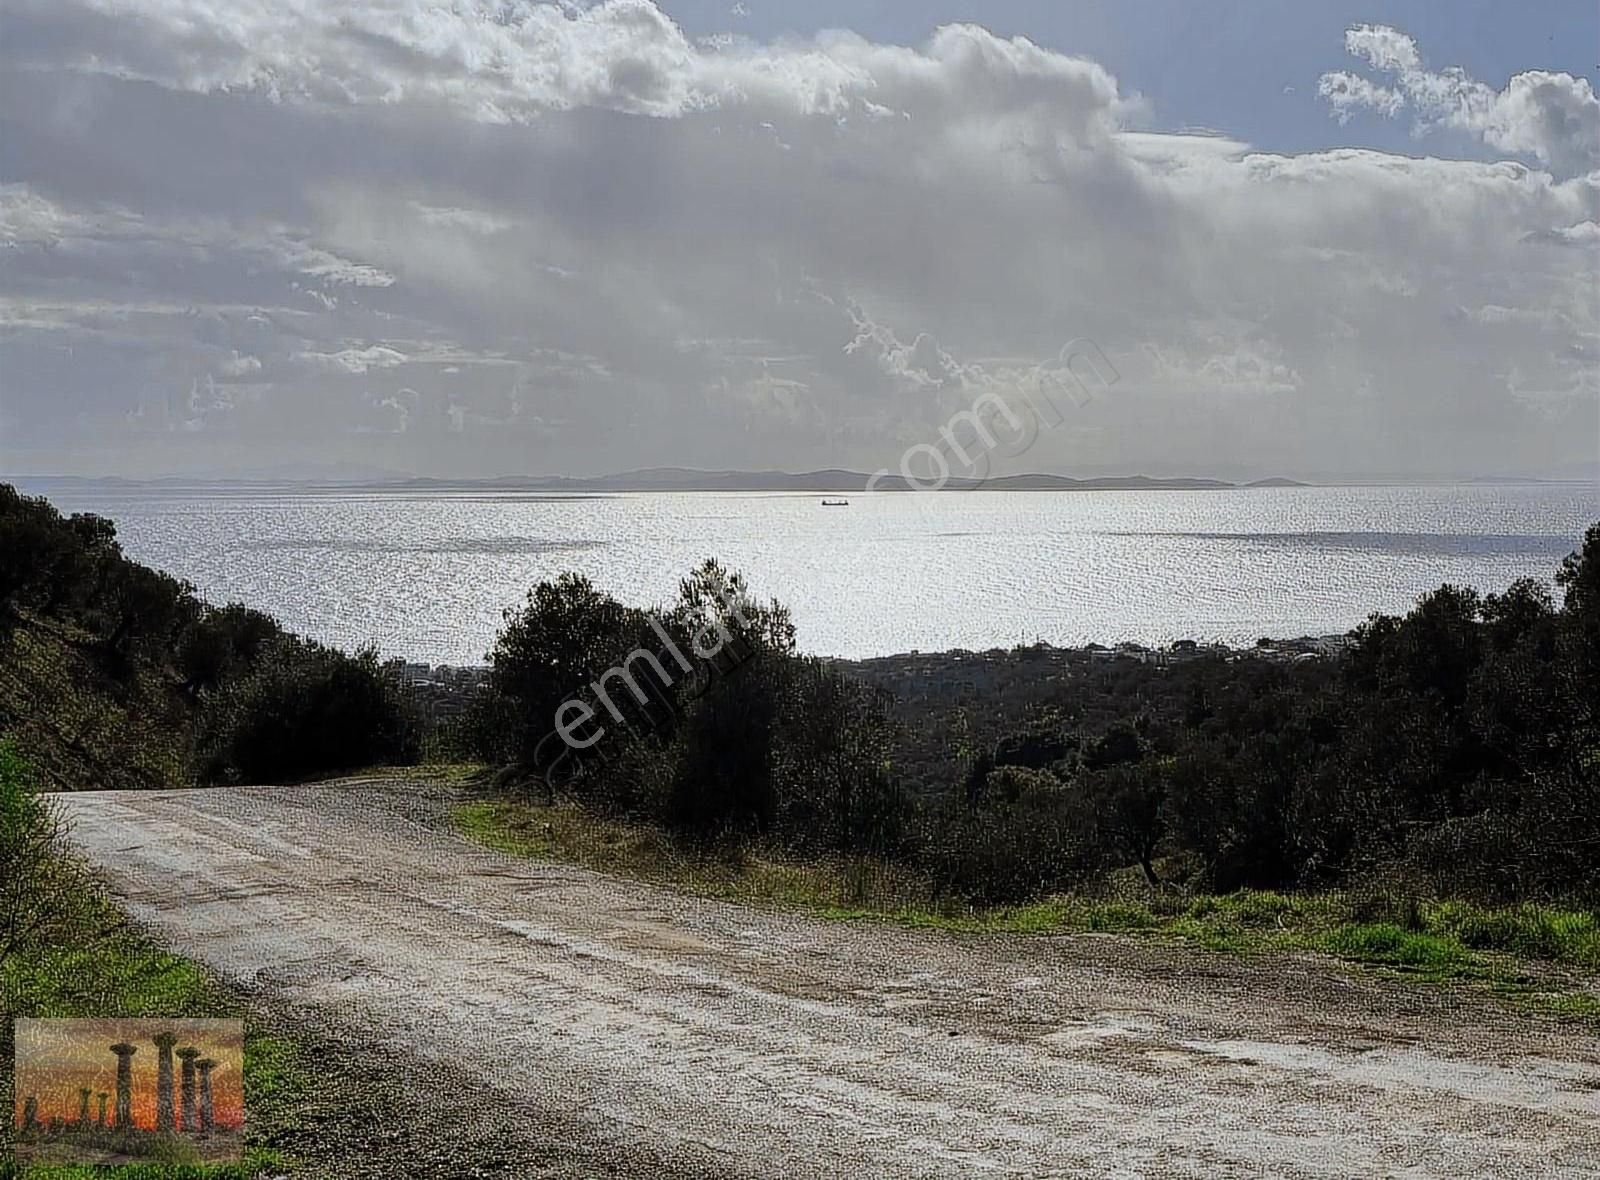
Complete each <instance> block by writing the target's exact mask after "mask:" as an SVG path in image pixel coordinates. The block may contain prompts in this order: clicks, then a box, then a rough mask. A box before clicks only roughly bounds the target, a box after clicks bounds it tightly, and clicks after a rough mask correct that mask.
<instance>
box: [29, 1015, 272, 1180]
mask: <svg viewBox="0 0 1600 1180" xmlns="http://www.w3.org/2000/svg"><path fill="white" fill-rule="evenodd" d="M15 1031H16V1047H17V1051H16V1075H15V1082H16V1088H15V1090H14V1093H15V1095H16V1113H15V1120H16V1121H15V1128H16V1155H17V1159H18V1161H19V1162H27V1163H35V1164H127V1163H137V1162H160V1163H166V1164H186V1163H193V1164H199V1163H226V1162H237V1161H238V1160H239V1158H240V1153H241V1149H242V1147H243V1144H244V1076H243V1075H244V1023H243V1022H242V1021H238V1020H121V1019H95V1020H27V1019H23V1020H18V1021H17V1022H16V1026H15Z"/></svg>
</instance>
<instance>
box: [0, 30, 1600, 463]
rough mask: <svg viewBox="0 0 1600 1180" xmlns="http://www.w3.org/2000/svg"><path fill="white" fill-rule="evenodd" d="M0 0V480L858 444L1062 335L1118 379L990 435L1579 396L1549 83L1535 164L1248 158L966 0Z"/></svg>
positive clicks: (1295, 424) (1241, 447) (945, 409)
mask: <svg viewBox="0 0 1600 1180" xmlns="http://www.w3.org/2000/svg"><path fill="white" fill-rule="evenodd" d="M6 19H7V36H6V37H5V38H4V39H0V175H3V176H5V177H7V178H8V179H9V180H11V181H12V182H13V183H11V184H8V185H6V186H4V187H0V259H3V264H0V402H3V405H0V409H3V418H4V421H3V424H0V425H3V431H0V433H3V436H4V439H5V447H6V461H7V464H8V466H11V465H16V466H17V469H26V468H28V467H31V468H33V469H37V470H61V469H63V468H64V467H69V466H78V467H80V468H88V469H90V470H101V469H105V470H117V471H122V470H128V471H130V472H137V471H164V470H171V469H174V468H179V469H182V468H184V467H186V466H187V467H194V468H208V469H218V468H223V467H225V466H227V464H228V463H229V462H230V461H231V460H235V459H237V460H238V461H239V462H241V463H243V464H245V465H248V466H259V465H260V464H261V463H262V462H263V461H286V460H289V459H295V460H307V461H310V460H316V461H320V462H324V463H333V462H338V461H341V460H343V461H350V462H360V463H363V464H368V465H370V464H378V465H382V466H387V467H391V468H394V469H401V470H419V471H427V472H434V473H439V474H470V473H484V472H513V471H596V470H623V469H628V468H635V467H642V466H649V465H652V464H658V463H682V464H690V465H701V466H707V467H728V466H747V467H791V468H798V467H820V466H831V465H849V466H855V467H858V468H861V469H863V470H869V471H870V470H874V469H876V468H878V467H882V466H888V467H891V468H892V467H894V466H895V465H896V464H897V463H898V461H899V456H900V454H901V452H902V451H903V450H904V449H905V448H906V447H907V446H910V445H913V444H915V443H917V442H928V441H931V440H936V439H937V438H938V437H939V429H940V427H941V426H943V425H944V424H945V423H946V422H948V420H949V419H950V416H951V415H952V414H953V413H955V412H957V411H959V410H960V409H962V408H964V407H966V406H970V404H971V402H972V401H973V399H974V398H975V397H977V396H979V395H981V394H982V393H984V392H986V391H1005V390H1008V389H1015V388H1018V387H1019V386H1020V385H1021V384H1023V383H1025V382H1026V381H1028V380H1031V379H1033V377H1034V376H1035V375H1036V374H1037V373H1038V372H1039V371H1040V368H1039V367H1040V366H1045V367H1046V368H1051V367H1052V366H1057V365H1058V359H1059V357H1060V355H1061V351H1062V349H1063V346H1064V345H1066V344H1067V343H1068V342H1069V341H1072V340H1074V339H1077V338H1087V339H1089V340H1091V341H1093V342H1094V343H1095V345H1097V346H1098V347H1099V349H1101V350H1102V351H1103V353H1104V354H1105V356H1106V357H1107V358H1108V359H1109V361H1110V362H1111V363H1112V364H1114V366H1115V368H1116V371H1117V372H1118V373H1119V374H1120V377H1121V379H1120V380H1119V381H1118V382H1117V383H1116V384H1115V386H1114V387H1111V388H1108V389H1106V390H1104V391H1103V393H1097V394H1096V396H1095V397H1093V398H1092V399H1090V400H1088V401H1086V402H1085V403H1084V404H1082V405H1079V406H1075V408H1074V410H1073V412H1072V414H1071V416H1070V418H1069V419H1068V421H1067V422H1064V423H1063V424H1062V426H1061V427H1060V428H1059V429H1056V430H1053V431H1049V432H1045V433H1043V434H1041V435H1040V437H1039V439H1038V441H1037V443H1036V444H1035V445H1034V446H1033V448H1032V449H1031V450H1030V451H1028V453H1027V454H1026V455H1025V456H1022V457H1020V458H1019V459H1018V462H1019V463H1020V464H1022V465H1025V466H1027V467H1029V468H1033V469H1043V470H1059V471H1066V472H1072V473H1093V472H1115V471H1124V472H1125V471H1131V470H1144V471H1152V472H1158V473H1159V472H1162V471H1170V472H1196V471H1227V472H1235V473H1246V474H1249V473H1253V474H1256V475H1266V474H1275V473H1288V474H1296V475H1307V476H1316V475H1319V474H1334V475H1343V474H1362V473H1384V472H1395V471H1405V470H1417V469H1419V468H1422V469H1425V470H1426V471H1427V472H1435V471H1437V472H1439V473H1478V472H1481V471H1499V470H1505V469H1515V468H1521V469H1524V470H1539V469H1543V468H1545V467H1553V466H1557V465H1560V464H1561V463H1565V462H1569V461H1572V460H1574V459H1576V458H1581V457H1583V454H1584V453H1585V452H1586V451H1587V450H1589V449H1592V447H1591V445H1590V440H1592V439H1593V438H1594V436H1595V433H1596V430H1597V429H1600V412H1597V403H1596V399H1595V397H1594V396H1593V395H1592V389H1593V383H1592V381H1589V382H1588V383H1587V384H1586V380H1587V378H1586V373H1588V372H1589V370H1591V369H1592V368H1593V367H1594V366H1595V364H1596V360H1597V357H1600V329H1597V322H1600V309H1597V299H1600V296H1597V294H1596V291H1595V289H1594V284H1593V271H1594V235H1595V231H1594V228H1593V227H1594V225H1595V224H1597V223H1600V177H1596V176H1592V175H1589V174H1587V173H1578V174H1571V173H1570V170H1569V169H1563V168H1560V167H1557V166H1556V165H1555V163H1554V162H1553V161H1554V160H1555V159H1556V158H1557V156H1558V155H1559V153H1557V152H1555V150H1554V146H1553V145H1554V143H1555V138H1556V137H1557V135H1558V133H1559V132H1560V128H1561V126H1562V123H1561V121H1560V120H1559V119H1556V118H1554V117H1546V118H1544V119H1543V121H1541V120H1540V119H1536V118H1534V117H1533V115H1532V114H1531V113H1527V112H1524V113H1522V114H1516V116H1515V118H1512V117H1511V115H1507V116H1506V120H1507V122H1506V126H1507V127H1508V128H1509V127H1510V126H1511V124H1513V123H1515V124H1516V126H1518V127H1532V128H1543V130H1542V131H1540V132H1539V135H1540V136H1542V137H1543V139H1542V140H1541V142H1543V141H1545V140H1548V141H1549V143H1548V144H1547V149H1548V150H1550V151H1551V153H1552V156H1551V158H1552V164H1551V165H1550V167H1549V168H1545V167H1531V166H1527V163H1510V162H1502V163H1485V162H1481V161H1475V160H1451V159H1437V158H1424V159H1416V158H1410V157H1406V156H1399V155H1393V154H1388V153H1384V152H1377V151H1369V150H1361V149H1342V150H1336V151H1322V152H1307V153H1301V154H1274V153H1266V152H1261V151H1258V150H1256V149H1254V148H1253V147H1252V146H1251V145H1250V144H1249V143H1247V142H1244V141H1243V140H1242V139H1241V138H1239V137H1238V136H1236V135H1229V134H1227V133H1226V131H1227V129H1223V131H1222V132H1221V133H1218V132H1205V131H1199V130H1186V131H1184V132H1182V133H1165V132H1158V131H1154V130H1151V129H1150V125H1149V114H1150V112H1149V110H1148V107H1147V105H1146V104H1145V103H1144V102H1143V100H1142V99H1141V98H1140V97H1139V96H1138V95H1137V94H1136V93H1134V92H1132V91H1131V90H1130V89H1129V88H1128V87H1127V86H1126V85H1125V84H1123V83H1122V82H1119V80H1118V79H1117V78H1115V77H1114V76H1113V75H1112V74H1111V73H1110V72H1109V71H1107V70H1106V69H1105V68H1104V67H1102V66H1101V65H1099V64H1097V63H1095V62H1092V61H1087V60H1085V59H1082V58H1078V57H1073V56H1071V55H1068V54H1064V53H1060V52H1056V51H1054V50H1052V49H1049V48H1047V47H1045V46H1042V45H1038V44H1035V43H1033V42H1031V41H1028V40H1026V39H1023V38H1015V37H1005V36H999V35H995V34H992V33H990V32H988V31H986V30H984V29H982V28H979V27H977V26H974V25H955V26H948V27H945V28H942V29H939V30H938V31H936V32H935V33H934V34H933V35H931V36H930V37H929V38H927V39H926V40H925V41H923V42H921V43H920V44H917V45H911V46H907V45H894V44H887V43H883V42H878V41H872V40H869V39H867V38H864V37H861V36H858V35H856V34H852V33H848V32H829V33H824V34H821V35H818V36H816V37H813V38H810V39H784V40H780V41H775V42H759V41H755V40H751V39H748V38H740V37H735V38H731V39H727V40H725V41H722V42H719V43H717V44H701V43H698V42H691V41H690V40H689V39H688V38H686V37H685V36H684V35H683V33H682V31H681V30H680V29H678V27H677V26H676V25H675V24H674V23H673V22H672V21H671V20H670V19H669V18H668V17H666V16H665V15H663V14H662V13H661V12H659V11H658V10H657V9H655V8H654V7H652V6H650V5H648V4H644V3H618V2H613V3H610V4H603V5H598V6H590V7H586V8H573V9H572V10H571V11H568V10H567V9H564V8H557V7H555V6H551V5H540V4H519V5H508V6H499V5H496V6H494V7H488V6H476V5H471V4H458V5H455V6H448V7H440V6H436V5H432V4H425V3H423V2H422V0H392V2H389V3H384V4H378V3H375V2H372V0H358V2H357V3H354V4H349V5H337V6H336V5H332V4H318V3H307V4H303V5H298V6H270V5H269V6H238V7H232V8H229V7H219V6H216V5H211V4H202V3H199V2H195V3H189V2H187V0H159V2H158V0H138V2H134V3H129V2H119V3H116V4H111V3H100V2H99V0H93V2H87V0H54V2H52V3H50V4H42V3H30V2H23V3H18V4H15V5H13V6H12V7H11V8H10V9H8V12H7V18H6ZM1357 45H1358V49H1357V61H1358V62H1359V63H1360V64H1361V65H1362V66H1363V67H1372V68H1378V66H1379V64H1380V63H1382V66H1383V69H1384V70H1385V71H1386V72H1385V73H1384V76H1383V77H1382V78H1380V79H1377V80H1372V79H1368V78H1365V77H1362V76H1360V75H1358V74H1353V73H1352V74H1348V75H1342V76H1341V77H1342V78H1346V79H1354V81H1349V80H1340V81H1335V82H1327V83H1325V87H1326V89H1325V95H1324V96H1325V98H1326V99H1327V101H1328V102H1329V103H1330V104H1332V106H1333V109H1334V110H1335V112H1336V113H1338V112H1339V111H1340V110H1343V111H1344V112H1345V113H1348V114H1351V115H1353V114H1355V113H1357V112H1359V111H1364V110H1368V109H1371V108H1373V107H1375V106H1376V107H1380V108H1381V106H1382V104H1384V103H1390V102H1392V101H1393V99H1389V98H1383V97H1382V96H1381V95H1379V97H1378V98H1375V99H1372V101H1369V100H1368V97H1367V96H1370V95H1378V94H1379V92H1380V91H1387V92H1388V93H1391V94H1393V95H1397V96H1399V97H1400V98H1402V99H1403V100H1404V106H1403V108H1402V109H1405V110H1410V111H1412V112H1413V114H1416V113H1418V112H1420V111H1421V110H1422V105H1421V100H1420V99H1419V98H1418V97H1417V96H1416V95H1414V94H1413V92H1412V90H1411V89H1408V87H1407V85H1406V84H1405V81H1404V78H1403V77H1402V76H1401V75H1406V76H1409V74H1410V73H1415V72H1417V71H1422V69H1423V67H1422V65H1421V55H1420V53H1418V52H1417V51H1416V46H1415V45H1414V44H1413V43H1412V42H1411V41H1410V39H1409V38H1407V37H1405V36H1404V35H1403V34H1399V33H1395V32H1394V31H1393V30H1387V31H1381V30H1373V31H1372V32H1371V34H1370V35H1363V39H1361V40H1360V41H1359V42H1357ZM1517 77H1518V78H1522V79H1528V80H1530V83H1533V82H1535V81H1536V75H1535V74H1533V73H1528V74H1519V75H1518V76H1517ZM1297 81H1298V80H1297ZM1310 81H1311V80H1310V79H1307V80H1306V84H1309V83H1310ZM1513 81H1515V80H1513ZM1418 93H1419V94H1420V93H1421V91H1420V90H1419V91H1418ZM1495 93H1496V95H1497V97H1496V102H1497V103H1499V102H1500V101H1501V97H1502V96H1503V95H1509V96H1511V98H1515V100H1516V101H1515V102H1512V101H1511V99H1509V98H1508V99H1506V102H1507V103H1508V104H1509V105H1508V106H1507V107H1506V109H1507V110H1508V111H1512V112H1513V113H1514V112H1515V111H1517V110H1520V109H1521V108H1519V107H1517V105H1516V104H1517V103H1521V102H1524V101H1525V102H1526V103H1528V104H1532V106H1533V107H1537V108H1538V109H1540V110H1542V111H1545V112H1546V113H1547V114H1548V112H1550V111H1552V110H1557V109H1558V104H1556V103H1555V100H1554V99H1553V98H1552V97H1551V96H1549V95H1548V94H1546V93H1545V92H1544V91H1543V90H1542V89H1541V88H1540V85H1539V84H1532V85H1531V88H1530V89H1529V90H1528V91H1527V96H1526V98H1525V99H1524V98H1519V97H1516V96H1518V95H1520V94H1521V93H1522V91H1520V90H1518V89H1517V88H1516V87H1515V86H1511V85H1508V86H1507V88H1506V91H1505V92H1503V95H1502V92H1495ZM1338 96H1351V97H1343V98H1341V97H1338ZM1580 108H1581V104H1580ZM1429 109H1432V108H1429ZM1530 109H1531V108H1530ZM1182 114H1183V112H1175V113H1172V114H1171V116H1170V117H1173V118H1178V117H1181V116H1182ZM1497 125H1498V124H1497ZM1352 126H1354V123H1352ZM1485 134H1487V132H1486V133H1485ZM1496 134H1500V133H1499V132H1497V133H1496ZM1504 134H1506V135H1510V134H1511V132H1510V131H1509V130H1506V131H1505V132H1504ZM1529 142H1532V141H1531V140H1530V141H1529ZM1506 150H1510V149H1506ZM1525 154H1526V156H1527V160H1528V161H1529V162H1532V161H1537V160H1539V159H1540V158H1541V157H1540V156H1539V155H1538V153H1537V152H1534V151H1533V150H1532V149H1531V148H1530V149H1529V150H1528V151H1527V152H1526V153H1525ZM1569 154H1570V153H1569ZM1562 158H1566V157H1562ZM1496 309H1515V310H1516V311H1518V312H1519V313H1527V314H1519V315H1505V314H1502V312H1501V311H1499V310H1496ZM402 383H403V385H404V389H403V390H402V389H398V388H397V387H398V386H400V385H401V384H402ZM1530 391H1537V393H1538V396H1537V398H1536V399H1535V398H1534V397H1533V394H1532V393H1530ZM1535 401H1536V402H1537V405H1535V404H1534V403H1535ZM177 424H182V425H181V429H180V428H179V426H178V425H177ZM180 444H181V445H180Z"/></svg>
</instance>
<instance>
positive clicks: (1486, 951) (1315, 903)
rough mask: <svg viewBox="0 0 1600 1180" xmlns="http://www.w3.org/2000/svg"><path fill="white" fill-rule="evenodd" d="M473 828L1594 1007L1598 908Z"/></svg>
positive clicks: (921, 913)
mask: <svg viewBox="0 0 1600 1180" xmlns="http://www.w3.org/2000/svg"><path fill="white" fill-rule="evenodd" d="M454 819H455V823H456V826H457V827H458V829H459V830H460V831H461V832H462V833H464V834H465V835H467V836H469V837H471V838H473V839H475V840H477V841H479V842H480V843H483V844H486V845H488V846H489V847H491V848H496V849H499V850H500V851H502V852H506V853H509V854H511V855H513V856H523V857H531V858H534V859H540V860H559V861H567V862H572V863H576V864H581V865H585V866H586V867H589V868H594V869H599V870H601V871H604V872H609V873H614V874H616V875H619V876H626V877H634V878H637V879H641V880H647V881H652V882H655V883H658V884H664V885H668V886H671V887H673V888H677V889H680V890H683V891H685V892H689V893H695V894H700V895H703V896H711V897H720V898H725V899H729V900H735V901H742V902H747V903H756V904H771V905H778V906H783V907H787V908H791V909H806V910H810V911H812V912H813V913H815V914H817V915H818V916H820V917H824V918H831V919H836V920H839V921H880V922H893V923H895V924H898V925H902V926H911V927H919V928H925V929H938V930H946V931H951V932H955V933H964V934H1008V935H1048V934H1112V935H1119V936H1124V937H1137V938H1151V939H1161V940H1166V941H1173V942H1181V943H1184V944H1186V945H1191V946H1196V947H1202V948H1205V949H1207V950H1211V951H1216V952H1220V953H1224V954H1232V955H1257V954H1271V953H1280V954H1281V953H1307V952H1311V953H1316V954H1325V955H1331V956H1333V957H1334V958H1337V959H1340V960H1343V961H1345V962H1350V963H1358V964H1363V965H1367V966H1370V967H1372V968H1375V969H1379V970H1383V971H1386V972H1389V973H1391V974H1394V975H1397V976H1401V977H1404V978H1407V979H1411V980H1414V981H1417V982H1422V983H1431V984H1439V983H1452V982H1453V983H1470V984H1477V985H1483V986H1487V987H1488V988H1490V989H1491V990H1493V991H1494V992H1495V993H1497V994H1500V995H1503V996H1506V997H1508V998H1512V999H1514V1000H1516V1001H1517V1002H1520V1003H1526V1004H1528V1005H1530V1006H1533V1007H1537V1008H1539V1009H1541V1010H1544V1011H1548V1012H1552V1013H1555V1014H1557V1015H1560V1016H1566V1017H1575V1018H1582V1019H1585V1020H1589V1019H1600V994H1597V993H1596V991H1595V990H1593V989H1594V987H1595V983H1594V978H1593V976H1594V975H1595V973H1597V972H1600V926H1597V923H1596V918H1595V915H1594V913H1593V912H1590V911H1585V910H1572V909H1560V908H1556V907H1551V906H1540V905H1521V906H1510V907H1485V906H1478V905H1473V904H1471V903H1468V902H1463V901H1430V900H1424V899H1418V898H1411V897H1404V896H1394V895H1389V894H1384V893H1370V892H1350V893H1337V892H1328V893H1278V892H1273V891H1269V890H1241V891H1239V892H1236V893H1229V894H1205V895H1201V896H1197V897H1187V896H1182V895H1177V894H1172V893H1157V892H1154V891H1151V890H1149V889H1148V888H1146V887H1144V886H1143V885H1142V883H1141V882H1132V881H1131V880H1130V881H1129V882H1126V883H1125V888H1123V889H1121V890H1119V894H1121V895H1119V896H1116V897H1109V898H1108V897H1081V896H1061V897H1052V898H1048V899H1045V900H1043V901H1039V902H1034V903H1032V904H1029V905H1017V906H997V907H991V908H977V907H973V906H969V905H965V904H963V903H961V902H960V901H959V900H957V899H953V898H950V897H939V896H936V895H935V893H934V891H933V890H932V889H931V888H930V887H929V886H928V884H927V883H926V882H925V881H922V880H921V879H919V878H918V877H917V876H916V874H914V873H913V872H911V871H909V870H907V869H905V868H903V867H900V866H895V865H888V864H883V863H879V862H873V861H871V860H868V859H864V858H832V859H824V860H817V861H797V860H795V859H793V858H786V857H783V856H779V855H777V854H772V853H767V852H763V851H761V850H750V849H745V850H739V849H717V850H711V851H706V850H697V849H692V848H688V847H685V846H683V845H681V844H679V843H678V842H676V841H674V840H673V839H672V838H671V837H670V836H669V835H668V834H666V833H664V832H662V831H660V830H659V829H656V828H653V827H650V826H647V825H642V824H636V823H629V822H626V821H623V820H619V819H615V818H611V817H606V816H601V815H596V814H594V813H592V812H589V811H586V810H585V809H583V808H582V807H579V806H577V805H575V804H572V803H555V804H531V803H521V802H512V801H507V800H503V799H493V800H476V801H472V802H468V803H463V804H461V805H459V806H457V807H456V809H455V811H454Z"/></svg>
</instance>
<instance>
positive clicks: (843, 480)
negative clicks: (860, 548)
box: [384, 467, 1305, 493]
mask: <svg viewBox="0 0 1600 1180" xmlns="http://www.w3.org/2000/svg"><path fill="white" fill-rule="evenodd" d="M384 486H398V487H404V488H412V489H423V488H439V489H444V488H494V489H496V490H501V491H530V492H847V493H848V492H861V491H865V490H868V489H869V488H870V490H873V491H881V492H904V491H915V490H918V489H917V488H916V486H915V485H913V484H912V483H910V482H909V481H907V480H906V479H904V478H903V477H901V476H899V475H895V474H890V475H885V476H882V477H880V478H874V477H873V476H871V475H868V474H866V473H865V472H860V471H847V470H844V469H841V468H836V467H835V468H827V469H825V470H822V471H803V472H798V473H796V472H788V471H697V470H694V469H692V468H686V467H650V468H646V469H644V470H641V471H628V472H623V473H621V474H618V475H597V476H579V477H574V476H563V475H548V476H503V477H500V478H497V479H479V480H455V479H427V478H418V479H408V480H401V481H399V482H398V483H396V484H393V485H384ZM1303 486H1305V485H1303V484H1299V483H1297V482H1296V481H1294V480H1291V479H1269V480H1258V481H1257V482H1255V483H1253V484H1247V485H1245V484H1236V483H1230V482H1228V481H1227V480H1221V479H1204V478H1198V477H1179V478H1164V477H1156V476H1149V475H1119V476H1103V477H1097V478H1092V479H1073V478H1072V477H1071V476H1066V475H1045V474H1031V475H1001V476H995V477H994V478H992V479H987V480H976V479H964V478H960V477H952V478H951V479H949V480H948V481H946V482H945V484H944V485H943V488H942V490H944V491H1064V492H1077V491H1157V490H1177V491H1207V490H1213V489H1228V488H1238V487H1303Z"/></svg>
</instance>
